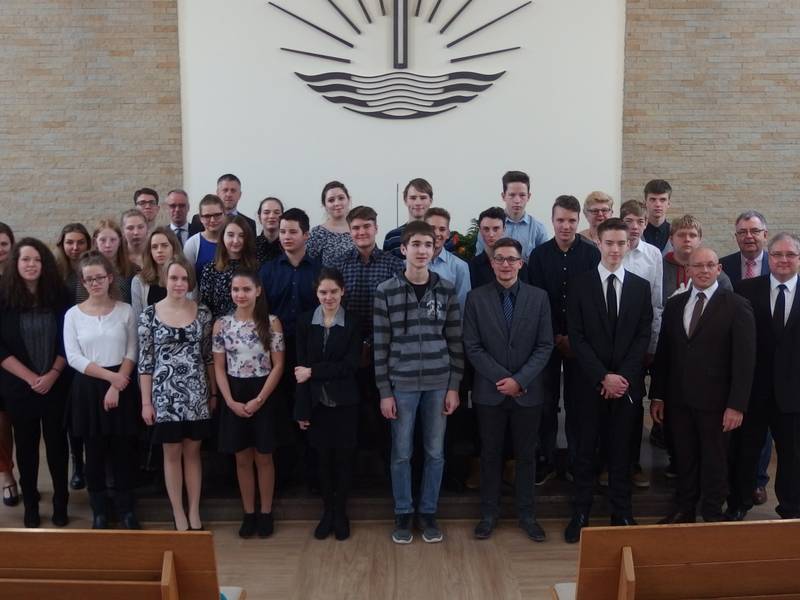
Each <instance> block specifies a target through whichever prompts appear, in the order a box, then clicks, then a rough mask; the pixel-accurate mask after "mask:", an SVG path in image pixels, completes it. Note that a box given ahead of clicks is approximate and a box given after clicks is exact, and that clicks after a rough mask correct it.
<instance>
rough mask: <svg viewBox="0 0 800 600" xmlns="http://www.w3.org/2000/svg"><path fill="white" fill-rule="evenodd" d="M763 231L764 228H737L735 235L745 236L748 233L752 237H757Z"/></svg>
mask: <svg viewBox="0 0 800 600" xmlns="http://www.w3.org/2000/svg"><path fill="white" fill-rule="evenodd" d="M765 231H766V229H737V230H736V237H747V236H748V235H750V236H752V237H758V236H759V235H761V234H762V233H764V232H765Z"/></svg>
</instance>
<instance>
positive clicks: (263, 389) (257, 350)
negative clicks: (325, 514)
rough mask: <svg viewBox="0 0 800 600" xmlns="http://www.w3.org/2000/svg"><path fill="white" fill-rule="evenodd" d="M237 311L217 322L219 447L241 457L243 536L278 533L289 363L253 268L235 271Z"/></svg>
mask: <svg viewBox="0 0 800 600" xmlns="http://www.w3.org/2000/svg"><path fill="white" fill-rule="evenodd" d="M231 297H232V299H233V302H234V304H235V305H236V311H235V312H234V313H233V314H232V315H226V316H223V317H221V318H220V319H219V320H218V321H217V322H216V323H215V324H214V342H213V352H214V371H215V373H216V379H217V385H218V387H219V391H220V394H222V398H223V399H224V401H225V402H224V403H223V404H221V405H220V434H219V446H220V451H222V452H225V453H228V454H235V455H236V475H237V477H238V479H239V491H240V493H241V495H242V507H243V509H244V518H243V519H242V525H241V527H240V528H239V535H240V536H241V537H243V538H249V537H252V536H253V535H254V534H256V533H257V534H258V536H259V537H268V536H270V535H272V532H273V521H272V494H273V491H274V489H275V467H274V465H273V463H272V452H273V450H274V448H275V422H274V405H275V402H274V397H273V393H274V392H275V389H276V388H277V386H278V383H279V382H280V380H281V375H282V374H283V364H284V352H285V347H284V342H283V329H282V327H281V322H280V321H279V320H278V317H276V316H274V315H271V314H269V308H268V306H267V300H266V294H265V293H264V290H263V289H262V288H261V280H260V279H259V277H258V275H257V274H256V273H255V272H252V271H242V270H238V271H236V272H235V273H234V274H233V279H232V282H231ZM254 463H255V467H256V471H257V473H258V492H259V497H260V498H261V511H260V512H259V513H258V516H256V512H255V483H256V482H255V479H254V477H253V464H254Z"/></svg>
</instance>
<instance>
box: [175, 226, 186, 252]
mask: <svg viewBox="0 0 800 600" xmlns="http://www.w3.org/2000/svg"><path fill="white" fill-rule="evenodd" d="M184 231H186V230H185V229H184V228H183V227H176V228H175V235H176V236H178V241H179V242H180V243H181V248H183V245H184V244H185V243H186V240H185V239H184V237H183V232H184Z"/></svg>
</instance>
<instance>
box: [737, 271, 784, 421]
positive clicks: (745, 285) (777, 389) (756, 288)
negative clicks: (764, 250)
mask: <svg viewBox="0 0 800 600" xmlns="http://www.w3.org/2000/svg"><path fill="white" fill-rule="evenodd" d="M798 283H800V279H798ZM736 293H737V294H740V295H741V296H743V297H745V298H746V299H747V300H749V301H750V304H751V306H752V307H753V315H754V317H755V322H756V344H755V348H756V367H755V375H754V377H753V389H752V392H751V393H750V403H751V404H754V405H755V406H754V408H756V407H761V406H764V404H765V403H766V402H767V401H768V400H769V399H770V398H772V397H774V398H775V403H776V404H777V406H778V410H779V411H780V412H782V413H798V412H800V392H798V390H800V288H795V293H794V302H792V308H791V310H790V312H789V319H788V320H787V321H786V325H785V327H784V330H783V334H782V335H781V336H780V337H778V336H777V335H776V333H775V330H774V329H773V325H772V309H771V307H770V278H769V273H767V274H766V275H762V276H761V277H754V278H752V279H745V280H742V281H740V282H739V283H738V284H737V285H736Z"/></svg>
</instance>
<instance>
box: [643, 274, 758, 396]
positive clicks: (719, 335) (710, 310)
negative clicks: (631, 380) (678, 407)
mask: <svg viewBox="0 0 800 600" xmlns="http://www.w3.org/2000/svg"><path fill="white" fill-rule="evenodd" d="M690 296H691V290H689V291H687V292H684V293H683V294H679V295H678V296H674V297H673V298H670V299H669V301H668V302H667V304H666V306H665V307H664V314H663V315H662V318H661V333H660V335H659V338H658V349H657V350H656V358H655V362H654V363H653V368H652V381H651V385H650V398H652V399H655V400H664V401H665V402H667V403H669V402H676V403H683V404H686V405H688V406H690V407H692V408H695V409H698V410H708V411H718V412H722V411H724V410H725V409H726V408H733V409H736V410H739V411H741V412H745V411H746V410H747V405H748V399H749V397H750V387H751V384H752V382H753V369H754V367H755V363H756V350H755V344H756V328H755V321H754V320H753V309H752V308H751V307H750V303H749V302H747V300H745V299H744V298H742V297H741V296H739V295H737V294H734V293H733V292H730V291H728V290H726V289H724V288H721V287H720V288H717V291H716V292H714V295H713V296H712V297H711V299H710V300H709V301H708V303H707V304H706V307H705V309H704V310H703V314H702V316H701V317H700V321H699V322H698V324H697V328H696V330H695V332H694V335H693V336H692V337H691V339H690V338H689V337H688V336H687V335H686V330H685V329H684V327H683V313H684V309H685V308H686V303H687V302H688V301H689V298H690Z"/></svg>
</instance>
